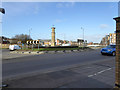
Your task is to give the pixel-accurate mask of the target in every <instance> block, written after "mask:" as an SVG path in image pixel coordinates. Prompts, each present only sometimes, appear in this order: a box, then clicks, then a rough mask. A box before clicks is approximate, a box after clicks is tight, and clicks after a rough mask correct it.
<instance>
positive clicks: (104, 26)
mask: <svg viewBox="0 0 120 90" xmlns="http://www.w3.org/2000/svg"><path fill="white" fill-rule="evenodd" d="M100 28H101V29H106V28H109V25H107V24H101V25H100Z"/></svg>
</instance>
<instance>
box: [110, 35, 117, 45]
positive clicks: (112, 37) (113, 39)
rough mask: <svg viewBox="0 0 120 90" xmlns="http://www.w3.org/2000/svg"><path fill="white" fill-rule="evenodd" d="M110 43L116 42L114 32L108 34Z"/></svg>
mask: <svg viewBox="0 0 120 90" xmlns="http://www.w3.org/2000/svg"><path fill="white" fill-rule="evenodd" d="M109 39H110V44H116V33H110V34H109Z"/></svg>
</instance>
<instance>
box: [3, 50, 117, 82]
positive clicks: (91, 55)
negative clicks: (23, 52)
mask: <svg viewBox="0 0 120 90" xmlns="http://www.w3.org/2000/svg"><path fill="white" fill-rule="evenodd" d="M111 59H115V57H113V56H103V55H101V54H100V50H93V51H84V52H75V53H74V52H73V53H65V54H42V55H34V56H26V57H20V58H16V59H12V60H3V80H4V79H8V78H12V77H22V76H28V75H32V74H35V73H43V72H44V73H45V72H52V71H57V70H63V69H67V68H72V67H76V66H77V65H84V64H90V63H92V62H99V61H102V60H103V61H104V60H108V61H109V60H111Z"/></svg>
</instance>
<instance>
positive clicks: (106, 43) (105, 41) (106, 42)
mask: <svg viewBox="0 0 120 90" xmlns="http://www.w3.org/2000/svg"><path fill="white" fill-rule="evenodd" d="M109 40H110V37H109V35H106V36H105V37H103V38H102V40H101V42H100V45H103V46H107V45H109V44H110V41H109Z"/></svg>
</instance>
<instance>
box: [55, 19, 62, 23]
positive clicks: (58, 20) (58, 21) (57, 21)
mask: <svg viewBox="0 0 120 90" xmlns="http://www.w3.org/2000/svg"><path fill="white" fill-rule="evenodd" d="M62 21H63V20H60V19H56V20H55V22H56V23H60V22H62Z"/></svg>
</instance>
